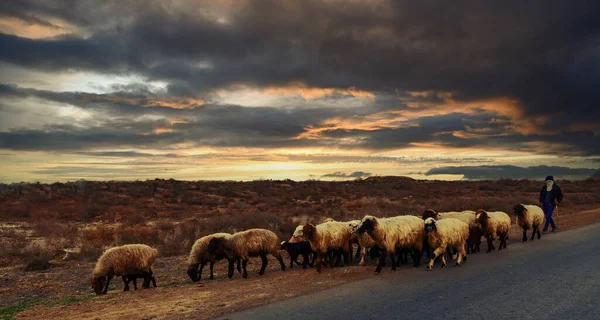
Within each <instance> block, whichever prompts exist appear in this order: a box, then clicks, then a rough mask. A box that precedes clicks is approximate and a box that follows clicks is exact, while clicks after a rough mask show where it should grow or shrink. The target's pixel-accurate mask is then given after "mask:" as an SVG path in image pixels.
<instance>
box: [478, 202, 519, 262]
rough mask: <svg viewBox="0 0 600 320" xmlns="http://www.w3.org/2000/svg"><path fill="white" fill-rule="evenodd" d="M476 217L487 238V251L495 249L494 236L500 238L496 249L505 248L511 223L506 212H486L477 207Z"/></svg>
mask: <svg viewBox="0 0 600 320" xmlns="http://www.w3.org/2000/svg"><path fill="white" fill-rule="evenodd" d="M476 218H477V223H478V224H479V227H480V228H481V232H482V233H483V236H484V237H485V238H486V239H487V243H488V250H487V253H490V252H492V251H493V250H496V248H495V247H494V240H495V239H496V238H498V239H500V246H499V247H498V251H500V250H502V249H503V248H506V239H507V237H508V232H509V231H510V225H511V222H510V217H509V216H508V214H506V213H504V212H502V211H495V212H486V211H485V210H483V209H479V210H477V216H476Z"/></svg>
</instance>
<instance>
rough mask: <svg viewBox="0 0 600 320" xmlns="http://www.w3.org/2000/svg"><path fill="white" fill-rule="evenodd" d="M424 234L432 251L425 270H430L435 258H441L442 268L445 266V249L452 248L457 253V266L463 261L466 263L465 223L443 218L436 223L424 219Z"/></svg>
mask: <svg viewBox="0 0 600 320" xmlns="http://www.w3.org/2000/svg"><path fill="white" fill-rule="evenodd" d="M425 233H426V235H427V242H428V243H429V246H430V247H431V248H433V249H434V251H433V254H432V255H431V259H430V260H429V264H428V265H427V270H431V268H432V267H433V262H434V261H435V258H436V257H439V256H440V255H441V256H442V268H443V267H445V266H446V257H445V256H444V252H446V248H447V247H454V248H455V249H456V250H457V251H458V260H457V262H456V265H457V266H460V264H461V263H462V261H463V259H464V260H465V261H467V253H466V252H465V245H466V242H467V239H468V238H469V225H468V224H466V223H465V222H463V221H461V220H458V219H454V218H445V219H442V220H438V221H436V220H435V219H434V218H431V217H430V218H427V219H425Z"/></svg>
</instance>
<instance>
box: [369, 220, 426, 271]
mask: <svg viewBox="0 0 600 320" xmlns="http://www.w3.org/2000/svg"><path fill="white" fill-rule="evenodd" d="M365 232H366V233H368V234H369V236H371V238H372V239H373V240H374V241H375V243H376V244H377V246H378V247H379V248H382V249H383V250H382V252H381V255H382V257H381V258H380V259H379V261H378V263H377V269H375V273H380V272H381V267H382V262H383V261H385V256H386V254H389V255H390V257H391V258H392V270H396V262H395V261H394V256H393V255H394V253H395V252H397V251H398V250H403V249H406V248H410V249H413V253H412V258H413V265H414V266H415V267H418V266H419V264H420V262H421V255H422V250H423V242H424V240H425V230H424V224H423V219H420V218H418V217H415V216H398V217H392V218H376V217H374V216H369V215H367V216H365V217H364V218H363V219H362V221H361V223H360V225H359V227H358V234H363V233H365Z"/></svg>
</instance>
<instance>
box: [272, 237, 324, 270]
mask: <svg viewBox="0 0 600 320" xmlns="http://www.w3.org/2000/svg"><path fill="white" fill-rule="evenodd" d="M281 250H285V251H287V253H288V254H289V255H290V269H291V268H293V267H294V263H296V264H297V265H300V263H299V262H298V256H300V255H301V256H302V258H303V260H302V268H303V269H306V267H307V266H311V267H312V266H313V264H314V262H315V259H316V258H317V253H316V252H314V251H313V250H312V249H311V247H310V243H309V242H308V241H302V242H289V241H283V242H281ZM310 256H312V260H311V259H310Z"/></svg>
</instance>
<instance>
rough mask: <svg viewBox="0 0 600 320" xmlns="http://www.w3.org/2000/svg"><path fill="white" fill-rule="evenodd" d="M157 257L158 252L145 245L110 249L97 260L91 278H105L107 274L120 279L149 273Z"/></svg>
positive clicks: (128, 245)
mask: <svg viewBox="0 0 600 320" xmlns="http://www.w3.org/2000/svg"><path fill="white" fill-rule="evenodd" d="M157 256H158V250H156V249H154V248H152V247H150V246H148V245H145V244H126V245H123V246H120V247H114V248H110V249H108V250H106V251H105V252H104V253H103V254H102V256H100V258H98V262H96V267H95V268H94V271H93V272H92V277H94V278H98V277H100V276H107V275H108V274H109V273H113V274H114V275H115V276H117V277H120V276H123V275H127V274H139V273H141V272H150V271H152V264H153V263H154V260H156V257H157Z"/></svg>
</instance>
